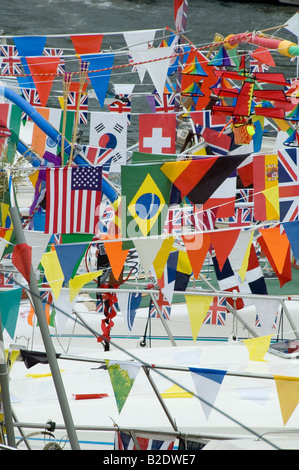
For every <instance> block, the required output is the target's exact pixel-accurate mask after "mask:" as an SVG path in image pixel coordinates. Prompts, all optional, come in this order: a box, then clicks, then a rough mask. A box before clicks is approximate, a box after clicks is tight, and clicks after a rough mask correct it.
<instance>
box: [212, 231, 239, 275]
mask: <svg viewBox="0 0 299 470" xmlns="http://www.w3.org/2000/svg"><path fill="white" fill-rule="evenodd" d="M240 231H241V229H237V230H225V231H222V230H221V231H220V230H214V231H213V232H211V233H210V238H211V242H212V245H213V247H214V250H215V254H216V258H217V261H218V265H219V269H220V271H222V268H223V266H224V263H225V261H226V260H227V258H228V256H229V254H230V252H231V251H232V249H233V247H234V246H235V243H236V241H237V239H238V236H239V234H240Z"/></svg>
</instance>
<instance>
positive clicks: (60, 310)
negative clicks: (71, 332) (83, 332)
mask: <svg viewBox="0 0 299 470" xmlns="http://www.w3.org/2000/svg"><path fill="white" fill-rule="evenodd" d="M76 301H77V297H75V298H74V299H73V300H72V302H70V296H69V293H68V292H67V291H61V292H60V294H59V297H58V299H57V300H55V301H54V309H55V312H56V316H55V320H56V326H57V332H58V334H59V335H61V334H62V333H63V331H64V327H65V324H66V322H67V320H68V318H69V316H70V315H71V314H72V310H73V306H74V305H75V303H76Z"/></svg>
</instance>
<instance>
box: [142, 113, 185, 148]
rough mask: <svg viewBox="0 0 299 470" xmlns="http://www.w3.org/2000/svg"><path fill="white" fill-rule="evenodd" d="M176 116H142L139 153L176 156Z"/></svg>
mask: <svg viewBox="0 0 299 470" xmlns="http://www.w3.org/2000/svg"><path fill="white" fill-rule="evenodd" d="M175 123H176V116H175V114H169V113H168V114H163V115H162V114H161V115H158V116H157V114H141V115H140V117H139V151H140V152H144V153H153V154H161V153H170V154H175V138H176V131H175V129H176V128H175Z"/></svg>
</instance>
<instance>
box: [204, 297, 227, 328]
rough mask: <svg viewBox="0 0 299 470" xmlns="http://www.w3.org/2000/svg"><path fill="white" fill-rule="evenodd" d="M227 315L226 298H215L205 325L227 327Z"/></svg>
mask: <svg viewBox="0 0 299 470" xmlns="http://www.w3.org/2000/svg"><path fill="white" fill-rule="evenodd" d="M226 313H227V308H226V297H214V299H213V302H212V303H211V305H210V308H209V311H208V313H207V315H206V317H205V319H204V321H203V323H205V324H207V325H225V322H226Z"/></svg>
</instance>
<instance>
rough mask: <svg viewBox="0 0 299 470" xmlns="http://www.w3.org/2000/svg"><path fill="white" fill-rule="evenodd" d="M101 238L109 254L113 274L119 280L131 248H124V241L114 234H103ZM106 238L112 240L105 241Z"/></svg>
mask: <svg viewBox="0 0 299 470" xmlns="http://www.w3.org/2000/svg"><path fill="white" fill-rule="evenodd" d="M101 238H102V240H103V243H104V246H105V251H106V254H107V256H108V259H109V263H110V266H111V269H112V272H113V275H114V277H115V279H116V280H118V279H119V278H120V275H121V273H122V270H123V267H124V264H125V262H126V259H127V256H128V253H129V251H130V250H123V249H122V245H123V242H122V241H121V240H117V237H115V236H114V235H103V236H102V237H101ZM105 240H111V241H109V242H108V241H107V242H105Z"/></svg>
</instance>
